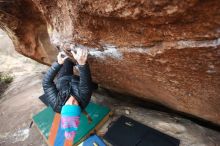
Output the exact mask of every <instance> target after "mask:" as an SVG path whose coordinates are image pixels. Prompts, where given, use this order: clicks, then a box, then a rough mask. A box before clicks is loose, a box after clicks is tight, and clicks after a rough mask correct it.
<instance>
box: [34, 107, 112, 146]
mask: <svg viewBox="0 0 220 146" xmlns="http://www.w3.org/2000/svg"><path fill="white" fill-rule="evenodd" d="M86 111H87V112H88V114H89V115H90V116H91V118H92V123H89V122H88V120H87V117H86V116H85V115H84V114H81V115H80V124H79V126H78V130H77V132H76V135H75V138H74V140H66V139H65V135H64V134H65V131H64V130H63V129H62V128H61V115H60V114H58V113H55V112H53V110H52V108H51V107H48V108H46V109H44V110H43V111H41V112H39V113H38V114H36V115H35V116H34V117H33V121H34V123H35V124H36V125H37V128H38V129H39V130H40V132H41V134H42V135H43V136H44V138H45V140H46V141H47V143H48V145H50V146H72V145H76V144H79V142H80V141H81V140H83V139H84V138H86V137H87V136H88V135H89V133H91V132H92V131H93V130H94V129H95V128H96V127H97V126H98V127H99V126H100V125H101V123H102V124H104V122H105V121H107V119H108V118H109V114H110V112H111V111H110V109H109V108H107V107H104V106H101V105H98V104H95V103H90V104H89V105H88V106H87V108H86Z"/></svg>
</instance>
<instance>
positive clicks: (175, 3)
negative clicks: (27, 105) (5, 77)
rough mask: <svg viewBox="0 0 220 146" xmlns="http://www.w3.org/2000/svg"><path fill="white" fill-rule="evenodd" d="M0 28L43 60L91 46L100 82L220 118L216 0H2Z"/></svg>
mask: <svg viewBox="0 0 220 146" xmlns="http://www.w3.org/2000/svg"><path fill="white" fill-rule="evenodd" d="M0 27H1V28H2V29H3V30H4V31H6V32H7V33H8V35H9V36H10V38H11V39H12V41H13V43H14V46H15V48H16V50H17V51H18V52H19V53H21V54H23V55H25V56H27V57H30V58H32V59H35V60H37V61H38V62H41V63H44V64H50V63H51V62H52V61H53V60H54V59H55V58H56V53H57V50H56V49H55V45H61V44H63V43H65V44H68V45H69V44H74V45H81V47H87V48H89V50H90V57H89V64H90V66H91V70H92V77H93V80H94V81H95V82H97V83H99V84H100V85H102V86H104V87H106V88H109V89H112V90H115V91H118V92H121V93H125V94H130V95H135V96H137V97H140V98H142V99H146V100H151V101H155V102H158V103H161V104H163V105H165V106H167V107H170V108H172V109H175V110H177V111H180V112H184V113H188V114H191V115H194V116H197V117H200V118H202V119H205V120H208V121H211V122H213V123H215V124H220V108H219V107H220V3H219V0H211V1H210V0H185V1H182V0H172V1H170V0H133V1H129V0H120V1H118V0H95V1H94V0H81V1H79V0H34V1H32V0H14V1H9V0H3V1H0Z"/></svg>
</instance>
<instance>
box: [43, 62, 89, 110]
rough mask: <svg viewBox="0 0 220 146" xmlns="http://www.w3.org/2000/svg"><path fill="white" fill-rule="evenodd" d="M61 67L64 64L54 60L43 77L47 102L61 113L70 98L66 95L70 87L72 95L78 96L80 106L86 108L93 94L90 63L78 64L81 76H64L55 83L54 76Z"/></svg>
mask: <svg viewBox="0 0 220 146" xmlns="http://www.w3.org/2000/svg"><path fill="white" fill-rule="evenodd" d="M61 67H62V65H60V64H58V63H57V62H54V63H53V64H52V66H51V67H50V69H49V70H48V71H47V73H46V74H45V76H44V78H43V89H44V93H45V98H46V100H47V102H48V103H49V104H50V106H51V107H52V108H53V110H54V111H55V112H58V113H60V111H61V108H62V106H63V105H64V104H65V101H66V100H68V99H67V98H69V97H65V94H68V93H67V92H68V89H70V90H71V95H73V96H74V97H75V98H76V100H77V101H78V102H79V105H80V107H81V108H82V110H84V108H85V107H86V106H87V105H88V103H89V101H90V99H91V94H92V87H91V74H90V69H89V65H88V64H86V65H78V68H79V78H76V77H75V76H63V77H60V78H59V79H58V80H57V81H56V83H54V78H55V76H56V75H57V73H58V72H59V70H60V68H61ZM64 98H66V99H64Z"/></svg>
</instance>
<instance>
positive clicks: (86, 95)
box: [78, 64, 92, 108]
mask: <svg viewBox="0 0 220 146" xmlns="http://www.w3.org/2000/svg"><path fill="white" fill-rule="evenodd" d="M78 67H79V96H80V99H81V100H80V101H81V103H80V104H81V106H82V107H83V108H85V107H86V106H87V105H88V103H89V102H90V99H91V95H92V87H91V83H92V79H91V73H90V68H89V65H88V64H85V65H79V66H78Z"/></svg>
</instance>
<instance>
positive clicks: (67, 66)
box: [57, 58, 75, 79]
mask: <svg viewBox="0 0 220 146" xmlns="http://www.w3.org/2000/svg"><path fill="white" fill-rule="evenodd" d="M74 65H75V64H74V63H73V62H72V61H71V60H70V59H68V58H67V59H66V60H65V61H64V64H63V66H62V67H61V69H60V71H59V73H58V76H57V79H59V78H60V77H63V76H72V75H73V66H74Z"/></svg>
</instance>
